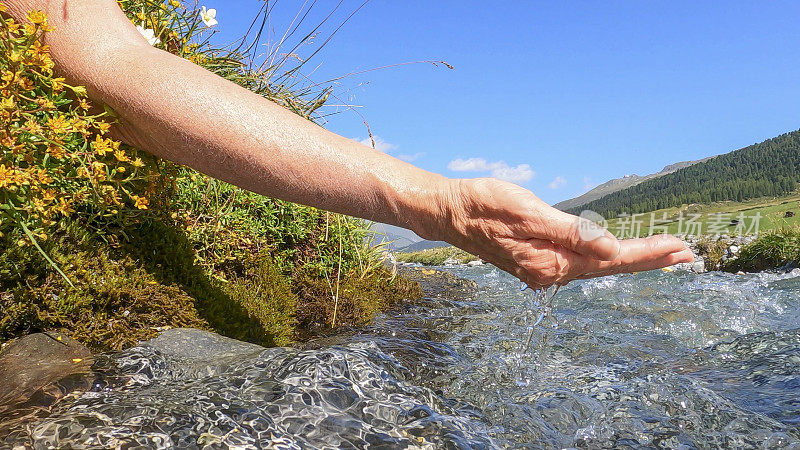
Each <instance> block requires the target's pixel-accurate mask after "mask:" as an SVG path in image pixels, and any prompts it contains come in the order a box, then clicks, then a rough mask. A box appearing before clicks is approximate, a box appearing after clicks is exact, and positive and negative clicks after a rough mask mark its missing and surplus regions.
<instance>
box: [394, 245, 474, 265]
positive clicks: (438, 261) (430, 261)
mask: <svg viewBox="0 0 800 450" xmlns="http://www.w3.org/2000/svg"><path fill="white" fill-rule="evenodd" d="M395 257H396V258H397V261H399V262H407V263H419V264H422V265H424V266H441V265H442V264H444V262H445V261H446V260H448V259H455V260H456V261H458V262H459V263H460V264H466V263H468V262H470V261H477V260H479V259H480V258H478V257H477V256H474V255H471V254H469V253H467V252H465V251H464V250H461V249H458V248H456V247H438V248H430V249H427V250H420V251H418V252H408V253H403V252H398V253H396V254H395Z"/></svg>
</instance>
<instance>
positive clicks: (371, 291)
mask: <svg viewBox="0 0 800 450" xmlns="http://www.w3.org/2000/svg"><path fill="white" fill-rule="evenodd" d="M295 287H296V292H297V293H298V296H299V298H300V304H299V306H298V310H297V320H298V323H299V325H300V327H301V330H303V332H304V333H308V332H315V331H318V330H324V329H330V328H331V327H332V325H333V326H360V325H365V324H367V323H369V321H370V320H372V318H373V317H374V316H375V314H376V313H378V312H380V311H384V310H386V309H387V308H389V307H391V306H394V305H396V304H397V303H399V302H401V301H403V300H416V299H419V298H421V297H422V290H421V289H420V287H419V284H418V283H417V282H414V281H410V280H408V279H407V278H405V277H400V276H393V275H392V274H391V273H390V272H389V270H388V269H386V268H383V267H381V268H378V269H376V270H374V271H372V272H370V273H369V274H367V275H366V276H364V277H359V276H352V277H344V278H342V279H341V280H340V281H339V285H338V290H337V286H336V280H333V283H331V284H329V283H328V282H327V281H326V280H323V279H320V278H319V277H314V276H309V275H308V274H301V275H299V276H298V277H297V279H296V281H295ZM337 292H338V301H337V300H336V295H337ZM334 311H335V313H334ZM334 315H335V317H336V320H335V323H334Z"/></svg>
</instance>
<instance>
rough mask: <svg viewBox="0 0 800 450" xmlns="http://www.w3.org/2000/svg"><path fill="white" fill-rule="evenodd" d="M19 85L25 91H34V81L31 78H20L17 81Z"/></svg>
mask: <svg viewBox="0 0 800 450" xmlns="http://www.w3.org/2000/svg"><path fill="white" fill-rule="evenodd" d="M17 84H18V85H19V87H21V88H22V89H23V90H25V91H32V90H33V81H31V79H30V78H26V77H20V79H19V80H17Z"/></svg>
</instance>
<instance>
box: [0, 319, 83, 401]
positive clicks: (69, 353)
mask: <svg viewBox="0 0 800 450" xmlns="http://www.w3.org/2000/svg"><path fill="white" fill-rule="evenodd" d="M91 364H92V352H90V351H89V349H87V348H86V347H84V346H83V345H81V344H80V343H78V342H77V341H75V340H73V339H71V338H69V337H67V336H65V335H62V334H61V333H56V332H49V333H35V334H31V335H28V336H25V337H23V338H20V339H17V340H16V341H14V342H12V343H10V344H8V345H7V346H6V347H5V348H4V349H3V351H2V352H0V380H3V381H2V383H0V414H1V413H2V412H3V411H5V410H7V409H10V408H11V407H12V406H13V405H15V404H18V403H22V402H25V401H26V400H28V399H29V398H30V397H31V396H32V395H33V394H34V393H36V392H37V391H39V390H40V389H42V388H45V387H47V386H49V385H51V384H52V383H54V382H56V381H58V380H60V379H62V378H65V377H67V376H69V375H72V374H76V373H87V372H89V368H90V367H91Z"/></svg>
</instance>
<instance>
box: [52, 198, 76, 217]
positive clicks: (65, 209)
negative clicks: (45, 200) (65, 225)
mask: <svg viewBox="0 0 800 450" xmlns="http://www.w3.org/2000/svg"><path fill="white" fill-rule="evenodd" d="M55 208H56V211H58V212H59V213H61V214H63V215H65V216H69V215H70V214H72V213H74V212H75V210H74V209H72V202H71V201H69V200H65V199H64V197H61V198H59V199H58V206H56V207H55Z"/></svg>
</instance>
